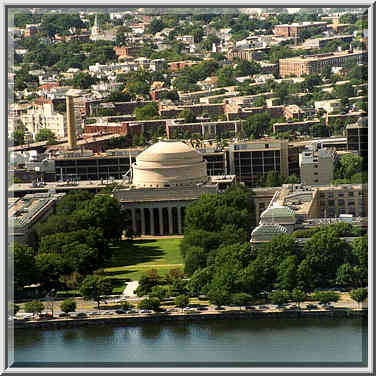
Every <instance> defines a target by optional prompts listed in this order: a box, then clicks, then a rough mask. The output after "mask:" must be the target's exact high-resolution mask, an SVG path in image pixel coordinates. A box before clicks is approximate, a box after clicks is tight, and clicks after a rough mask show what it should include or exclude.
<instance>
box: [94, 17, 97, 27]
mask: <svg viewBox="0 0 376 376" xmlns="http://www.w3.org/2000/svg"><path fill="white" fill-rule="evenodd" d="M94 27H98V14H96V15H95V17H94Z"/></svg>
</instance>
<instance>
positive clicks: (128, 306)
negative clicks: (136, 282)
mask: <svg viewBox="0 0 376 376" xmlns="http://www.w3.org/2000/svg"><path fill="white" fill-rule="evenodd" d="M133 307H134V306H133V304H131V303H129V302H128V301H125V302H122V303H121V309H123V310H124V311H128V310H130V309H132V308H133Z"/></svg>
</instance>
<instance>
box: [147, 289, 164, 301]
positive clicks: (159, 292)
mask: <svg viewBox="0 0 376 376" xmlns="http://www.w3.org/2000/svg"><path fill="white" fill-rule="evenodd" d="M149 298H158V299H159V300H163V299H165V298H167V289H166V288H165V287H162V286H153V287H152V289H151V292H150V293H149Z"/></svg>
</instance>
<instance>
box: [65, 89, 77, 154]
mask: <svg viewBox="0 0 376 376" xmlns="http://www.w3.org/2000/svg"><path fill="white" fill-rule="evenodd" d="M66 108H67V130H68V146H69V149H74V148H75V146H76V145H77V137H76V119H75V113H74V106H73V97H71V96H66Z"/></svg>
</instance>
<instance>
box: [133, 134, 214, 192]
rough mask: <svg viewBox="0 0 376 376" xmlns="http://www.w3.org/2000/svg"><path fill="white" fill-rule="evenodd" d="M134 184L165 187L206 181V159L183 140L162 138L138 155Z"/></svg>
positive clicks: (135, 164) (147, 186) (137, 185)
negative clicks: (163, 139) (162, 139)
mask: <svg viewBox="0 0 376 376" xmlns="http://www.w3.org/2000/svg"><path fill="white" fill-rule="evenodd" d="M132 168H133V184H134V185H135V186H136V187H139V188H141V187H145V188H163V187H176V186H186V185H194V184H197V183H202V182H205V181H207V172H206V161H204V160H203V158H202V155H201V154H200V153H199V152H197V151H196V150H194V149H193V148H192V147H190V146H188V145H186V144H185V143H183V142H180V141H167V140H165V141H159V142H157V143H155V144H154V145H152V146H150V147H149V148H147V149H146V150H144V151H143V152H142V153H141V154H139V155H138V156H137V157H136V162H135V163H133V165H132Z"/></svg>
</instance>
